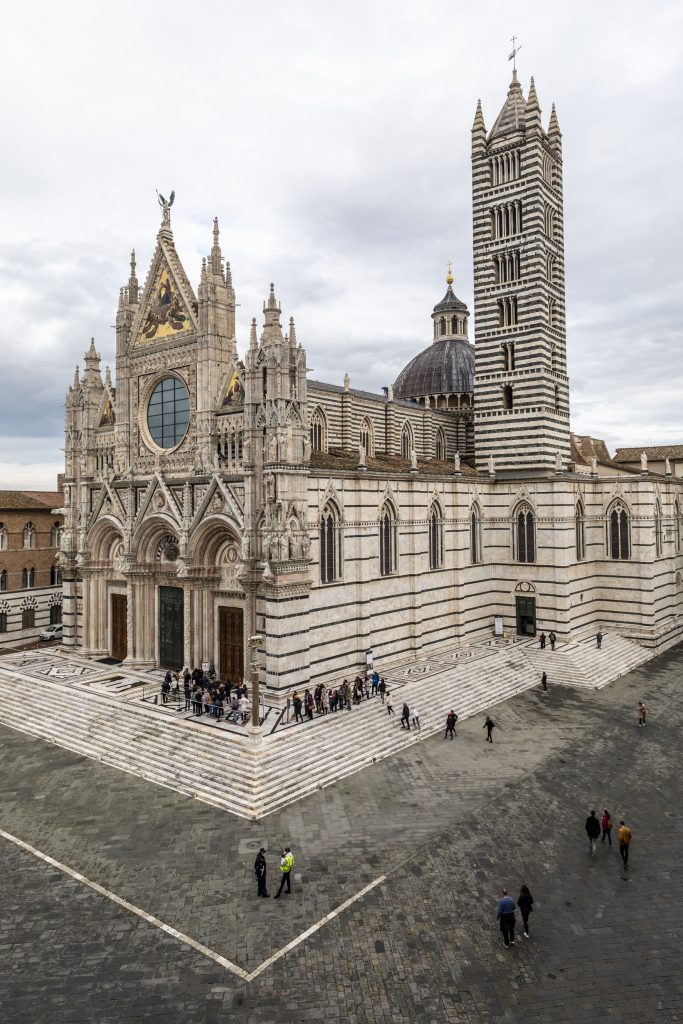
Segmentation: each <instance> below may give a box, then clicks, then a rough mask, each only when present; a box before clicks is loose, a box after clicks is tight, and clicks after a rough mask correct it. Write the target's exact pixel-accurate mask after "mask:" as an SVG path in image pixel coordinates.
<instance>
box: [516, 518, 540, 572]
mask: <svg viewBox="0 0 683 1024" xmlns="http://www.w3.org/2000/svg"><path fill="white" fill-rule="evenodd" d="M515 541H516V548H517V550H516V557H517V561H518V562H535V561H536V526H535V522H534V513H533V510H532V509H531V508H530V506H529V505H527V504H526V503H525V504H524V505H520V507H519V508H518V510H517V514H516V516H515Z"/></svg>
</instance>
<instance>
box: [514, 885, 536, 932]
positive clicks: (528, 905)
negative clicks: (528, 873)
mask: <svg viewBox="0 0 683 1024" xmlns="http://www.w3.org/2000/svg"><path fill="white" fill-rule="evenodd" d="M517 906H518V907H519V912H520V914H521V915H522V921H523V922H524V938H525V939H528V938H529V914H530V913H531V911H532V910H533V909H534V898H533V896H532V895H531V893H530V891H529V886H528V885H522V886H521V887H520V890H519V896H518V897H517Z"/></svg>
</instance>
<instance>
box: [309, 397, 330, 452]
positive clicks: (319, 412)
mask: <svg viewBox="0 0 683 1024" xmlns="http://www.w3.org/2000/svg"><path fill="white" fill-rule="evenodd" d="M309 434H310V440H311V448H312V449H313V451H314V452H326V451H327V417H326V416H325V412H324V410H323V409H322V408H321V407H320V406H319V405H316V407H315V409H313V411H312V412H311V418H310V420H309Z"/></svg>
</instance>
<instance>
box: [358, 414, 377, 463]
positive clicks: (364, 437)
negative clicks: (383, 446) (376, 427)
mask: <svg viewBox="0 0 683 1024" xmlns="http://www.w3.org/2000/svg"><path fill="white" fill-rule="evenodd" d="M360 443H361V445H362V446H363V449H364V451H365V454H366V455H374V454H375V443H374V433H373V429H372V421H371V420H369V419H368V417H367V416H366V417H365V419H364V420H363V422H362V423H361V425H360Z"/></svg>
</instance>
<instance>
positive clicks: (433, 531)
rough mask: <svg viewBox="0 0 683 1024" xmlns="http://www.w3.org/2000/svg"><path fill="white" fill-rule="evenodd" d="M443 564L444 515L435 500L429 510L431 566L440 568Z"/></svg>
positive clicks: (431, 567)
mask: <svg viewBox="0 0 683 1024" xmlns="http://www.w3.org/2000/svg"><path fill="white" fill-rule="evenodd" d="M442 565H443V516H442V514H441V509H440V508H439V506H438V504H437V503H436V502H434V504H433V505H432V507H431V509H430V511H429V568H430V569H440V568H441V566H442Z"/></svg>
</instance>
